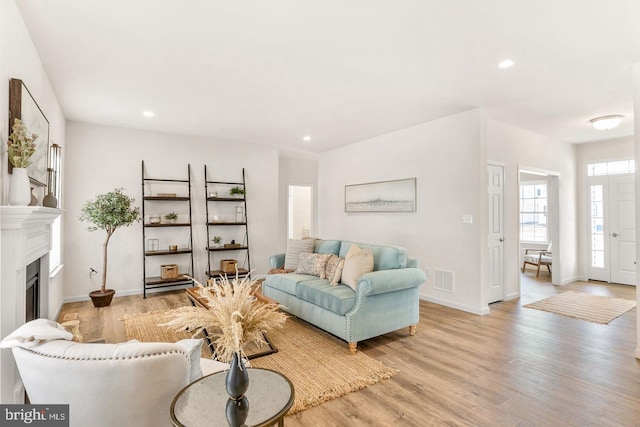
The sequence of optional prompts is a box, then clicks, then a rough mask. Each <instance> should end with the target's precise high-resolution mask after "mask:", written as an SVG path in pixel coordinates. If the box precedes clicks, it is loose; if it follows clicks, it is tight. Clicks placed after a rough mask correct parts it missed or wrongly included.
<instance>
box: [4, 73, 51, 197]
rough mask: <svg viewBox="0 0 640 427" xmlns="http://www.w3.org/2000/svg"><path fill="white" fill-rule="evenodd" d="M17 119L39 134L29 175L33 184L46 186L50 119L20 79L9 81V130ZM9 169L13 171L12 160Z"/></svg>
mask: <svg viewBox="0 0 640 427" xmlns="http://www.w3.org/2000/svg"><path fill="white" fill-rule="evenodd" d="M15 119H21V120H22V122H23V123H24V124H25V126H26V127H27V130H28V131H29V132H31V133H35V134H37V135H38V139H36V141H35V144H36V151H35V153H34V154H33V156H31V164H30V165H29V166H27V175H28V176H29V181H31V184H33V185H35V186H38V187H46V186H47V168H48V166H49V158H48V156H49V120H47V117H46V116H45V115H44V113H43V112H42V110H41V109H40V106H39V105H38V103H37V102H36V100H35V99H34V98H33V96H32V95H31V92H29V89H27V86H26V85H25V84H24V82H23V81H22V80H20V79H11V80H10V81H9V132H12V130H11V129H12V127H13V122H14V120H15ZM7 161H8V160H7ZM8 162H9V161H8ZM8 171H9V173H13V165H12V164H11V162H9V169H8Z"/></svg>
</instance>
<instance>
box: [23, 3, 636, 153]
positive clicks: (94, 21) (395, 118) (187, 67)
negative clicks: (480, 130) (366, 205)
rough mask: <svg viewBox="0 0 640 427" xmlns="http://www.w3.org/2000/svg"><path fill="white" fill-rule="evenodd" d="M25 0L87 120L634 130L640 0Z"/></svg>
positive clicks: (294, 139)
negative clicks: (485, 123) (472, 119)
mask: <svg viewBox="0 0 640 427" xmlns="http://www.w3.org/2000/svg"><path fill="white" fill-rule="evenodd" d="M17 3H18V6H19V8H20V10H21V11H22V14H23V16H24V19H25V22H26V24H27V27H28V28H29V31H30V33H31V37H32V38H33V41H34V43H35V45H36V48H37V49H38V52H39V54H40V58H41V60H42V62H43V64H44V68H45V70H46V72H47V74H48V76H49V79H50V81H51V84H52V85H53V88H54V90H55V91H56V93H57V96H58V99H59V100H60V103H61V105H62V109H63V111H64V114H65V116H66V117H67V118H68V119H71V120H78V121H85V122H92V123H100V124H105V125H113V126H121V127H127V128H136V129H148V130H155V131H161V132H171V133H177V134H187V135H201V136H214V137H218V138H225V139H230V140H238V141H250V142H259V143H266V144H272V145H277V146H283V147H289V148H295V149H302V150H308V151H313V152H322V151H325V150H328V149H332V148H334V147H337V146H340V145H344V144H348V143H351V142H354V141H359V140H362V139H366V138H370V137H373V136H376V135H380V134H383V133H387V132H390V131H394V130H397V129H401V128H405V127H409V126H412V125H415V124H418V123H422V122H426V121H430V120H433V119H436V118H439V117H444V116H446V115H450V114H452V113H456V112H461V111H464V110H468V109H470V108H474V107H485V108H486V109H487V111H488V112H489V114H490V115H491V116H492V117H495V118H496V119H498V120H501V121H504V122H506V123H510V124H512V125H515V126H518V127H521V128H524V129H529V130H532V131H535V132H538V133H541V134H545V135H548V136H550V137H554V138H557V139H559V140H563V141H568V142H586V141H593V140H598V139H608V138H614V137H620V136H626V135H631V134H632V133H633V81H632V65H633V64H634V63H638V62H640V28H639V27H640V24H639V23H640V1H638V0H607V1H602V0H536V1H524V0H482V1H478V0H446V1H445V0H401V1H400V0H245V1H232V0H228V1H219V0H188V1H179V0H55V1H52V0H17ZM504 58H511V59H513V60H514V61H515V62H516V64H515V66H514V67H512V68H510V69H506V70H502V69H498V68H497V64H498V62H499V61H500V60H502V59H504ZM12 77H18V78H19V76H12ZM25 83H26V84H27V85H28V82H25ZM144 110H151V111H153V112H155V117H153V118H151V119H149V118H145V117H143V116H142V114H141V113H142V111H144ZM609 114H623V115H624V119H623V122H622V124H621V126H620V127H619V128H618V129H615V130H611V131H607V132H602V131H596V130H594V129H593V128H592V127H591V126H590V124H589V119H591V118H593V117H596V116H601V115H609ZM304 135H311V136H312V140H311V141H310V142H304V141H302V137H303V136H304Z"/></svg>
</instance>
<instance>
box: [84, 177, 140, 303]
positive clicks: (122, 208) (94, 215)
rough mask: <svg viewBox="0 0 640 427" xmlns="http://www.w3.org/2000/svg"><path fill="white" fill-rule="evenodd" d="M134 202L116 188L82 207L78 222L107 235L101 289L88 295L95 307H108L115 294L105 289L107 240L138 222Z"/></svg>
mask: <svg viewBox="0 0 640 427" xmlns="http://www.w3.org/2000/svg"><path fill="white" fill-rule="evenodd" d="M134 201H135V199H134V198H132V197H129V196H127V195H126V194H123V193H122V188H117V189H115V190H113V191H111V192H109V193H106V194H99V195H97V196H96V198H95V199H94V200H89V201H87V202H86V203H85V204H84V206H83V207H82V214H81V215H80V220H81V221H86V222H89V223H91V224H93V225H91V226H90V227H89V231H96V230H104V231H106V233H107V237H106V239H105V241H104V243H103V245H102V247H103V251H104V252H103V262H102V287H101V288H100V290H97V291H93V292H90V293H89V296H90V297H91V300H92V301H93V305H94V306H95V307H105V306H108V305H109V304H111V300H112V299H113V294H115V293H116V291H114V290H113V289H107V248H108V246H109V239H111V236H113V233H115V231H116V230H117V229H118V228H120V227H128V226H129V225H131V224H132V223H133V222H134V221H140V208H138V207H133V206H132V204H133V202H134Z"/></svg>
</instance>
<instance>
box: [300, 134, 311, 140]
mask: <svg viewBox="0 0 640 427" xmlns="http://www.w3.org/2000/svg"><path fill="white" fill-rule="evenodd" d="M302 140H303V141H311V137H310V136H309V135H307V136H304V137H302Z"/></svg>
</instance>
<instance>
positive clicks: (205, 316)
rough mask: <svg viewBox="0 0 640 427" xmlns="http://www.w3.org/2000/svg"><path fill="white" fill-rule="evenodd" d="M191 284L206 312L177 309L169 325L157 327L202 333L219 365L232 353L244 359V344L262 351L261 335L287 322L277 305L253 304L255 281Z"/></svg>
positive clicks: (222, 280) (229, 358)
mask: <svg viewBox="0 0 640 427" xmlns="http://www.w3.org/2000/svg"><path fill="white" fill-rule="evenodd" d="M193 280H194V282H195V283H196V285H197V286H198V289H197V292H198V294H199V295H200V296H201V297H202V298H203V299H204V300H206V302H207V305H208V306H209V309H205V308H202V307H181V308H179V309H177V310H175V311H174V313H175V317H174V318H173V319H172V320H171V321H169V322H167V323H163V324H161V325H160V326H165V327H168V328H170V329H172V330H174V331H184V330H188V331H193V336H194V337H195V336H197V335H198V334H199V333H200V332H202V330H203V329H206V330H207V333H208V334H209V337H210V339H211V342H212V344H213V346H214V347H215V348H214V350H215V351H214V356H215V357H216V358H217V359H218V360H219V361H221V362H229V361H231V359H232V357H233V354H234V353H238V355H239V356H240V357H246V354H245V350H244V349H245V347H246V346H247V345H248V344H251V343H255V344H256V345H257V346H258V347H262V346H263V345H264V344H266V343H267V342H266V340H265V339H264V335H263V334H264V332H267V331H269V330H271V329H274V328H280V327H282V325H283V324H284V322H285V320H286V319H287V316H286V315H285V314H283V313H282V312H280V311H279V310H278V309H279V307H280V306H279V305H278V304H272V303H271V304H265V303H261V302H257V299H256V297H255V296H254V292H255V289H256V285H257V284H258V282H257V281H256V280H252V279H250V278H248V277H244V278H243V279H242V280H239V279H238V277H237V275H236V277H235V279H233V280H229V279H228V278H227V277H226V276H223V277H221V278H219V279H218V281H216V280H213V279H209V280H208V281H207V285H206V286H204V285H202V284H201V283H200V282H198V281H197V280H195V279H193Z"/></svg>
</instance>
